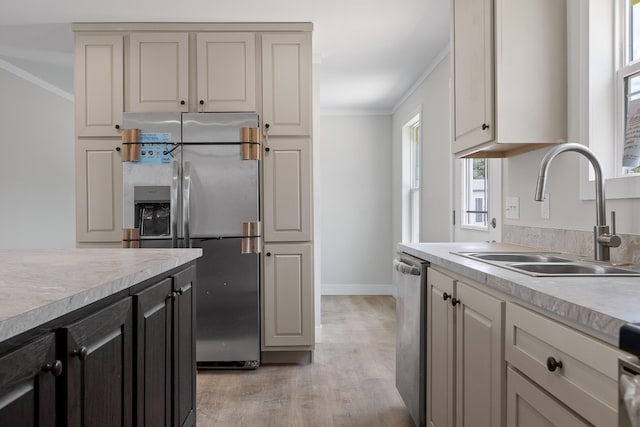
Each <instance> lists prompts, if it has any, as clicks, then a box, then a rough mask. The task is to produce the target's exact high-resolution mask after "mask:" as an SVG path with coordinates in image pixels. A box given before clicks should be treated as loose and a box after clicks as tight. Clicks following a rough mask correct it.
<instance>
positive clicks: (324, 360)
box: [197, 296, 414, 427]
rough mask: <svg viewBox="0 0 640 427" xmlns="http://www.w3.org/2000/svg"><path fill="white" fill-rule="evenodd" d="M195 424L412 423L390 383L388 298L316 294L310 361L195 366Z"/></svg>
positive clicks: (384, 426) (391, 303) (316, 426)
mask: <svg viewBox="0 0 640 427" xmlns="http://www.w3.org/2000/svg"><path fill="white" fill-rule="evenodd" d="M197 424H198V426H200V427H202V426H207V427H208V426H215V427H218V426H220V427H226V426H233V427H241V426H260V427H262V426H273V427H305V426H310V427H343V426H344V427H361V426H362V427H365V426H366V427H375V426H380V427H404V426H407V427H408V426H413V425H414V424H413V421H412V420H411V417H410V416H409V412H408V411H407V409H406V408H405V407H404V404H403V403H402V399H401V398H400V395H399V394H398V392H397V390H396V388H395V299H394V298H393V297H390V296H323V297H322V342H320V343H316V351H315V360H314V363H312V364H309V365H303V366H299V365H269V366H261V367H260V368H258V369H257V370H255V371H202V372H199V373H198V377H197Z"/></svg>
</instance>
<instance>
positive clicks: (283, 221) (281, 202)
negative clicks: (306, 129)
mask: <svg viewBox="0 0 640 427" xmlns="http://www.w3.org/2000/svg"><path fill="white" fill-rule="evenodd" d="M267 149H268V150H269V151H266V150H267ZM263 167H264V224H263V225H264V239H265V241H267V242H284V241H289V242H305V241H309V240H311V142H310V141H309V140H308V139H306V138H301V139H297V138H296V139H276V138H272V139H270V140H269V141H268V143H265V154H264V158H263Z"/></svg>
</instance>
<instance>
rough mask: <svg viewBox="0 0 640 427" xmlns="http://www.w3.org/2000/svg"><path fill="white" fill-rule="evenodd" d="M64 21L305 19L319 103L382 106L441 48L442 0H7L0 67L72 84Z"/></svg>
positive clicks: (444, 27)
mask: <svg viewBox="0 0 640 427" xmlns="http://www.w3.org/2000/svg"><path fill="white" fill-rule="evenodd" d="M71 22H313V24H314V35H313V58H314V62H315V63H316V64H317V68H316V70H317V72H318V77H319V80H318V81H319V103H320V109H321V110H323V111H325V112H332V111H333V112H368V113H376V112H378V113H389V112H391V111H392V110H393V108H394V107H395V106H396V105H397V104H398V102H400V101H401V100H402V98H403V96H404V95H405V94H406V93H407V92H408V91H409V90H410V89H411V88H412V86H413V85H414V84H415V83H416V82H417V81H418V80H419V79H420V78H421V77H422V76H423V75H424V73H425V72H426V71H427V70H428V69H429V67H430V66H431V65H432V64H433V62H434V61H435V60H436V59H437V58H439V57H440V55H441V54H442V53H443V52H445V51H446V49H447V48H448V43H449V24H448V22H449V0H394V1H389V0H233V1H226V2H222V1H220V0H184V1H182V2H177V1H175V0H110V1H104V0H102V1H97V0H63V1H50V0H21V1H19V2H13V1H6V2H3V4H2V5H1V6H0V67H2V66H4V68H12V69H13V67H17V68H18V69H20V70H23V71H26V72H27V73H29V74H32V75H34V76H36V77H37V78H39V79H41V80H44V81H45V82H47V83H49V84H51V85H53V86H55V87H57V88H59V89H61V90H62V91H64V92H68V93H72V92H73V35H72V33H71Z"/></svg>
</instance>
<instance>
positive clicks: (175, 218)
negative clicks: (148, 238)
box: [170, 160, 180, 248]
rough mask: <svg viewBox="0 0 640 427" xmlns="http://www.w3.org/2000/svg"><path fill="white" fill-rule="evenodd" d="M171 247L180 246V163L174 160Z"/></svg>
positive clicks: (172, 171)
mask: <svg viewBox="0 0 640 427" xmlns="http://www.w3.org/2000/svg"><path fill="white" fill-rule="evenodd" d="M171 174H172V175H171V206H170V216H171V247H173V248H177V247H178V179H179V176H180V164H179V163H178V162H177V161H175V160H174V161H173V162H172V164H171Z"/></svg>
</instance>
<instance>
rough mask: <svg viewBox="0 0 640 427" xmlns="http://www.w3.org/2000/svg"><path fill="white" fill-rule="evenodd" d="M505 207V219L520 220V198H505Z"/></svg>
mask: <svg viewBox="0 0 640 427" xmlns="http://www.w3.org/2000/svg"><path fill="white" fill-rule="evenodd" d="M505 205H506V206H505V214H504V216H505V218H506V219H520V197H506V198H505Z"/></svg>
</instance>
